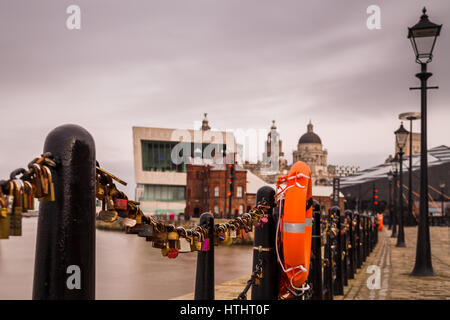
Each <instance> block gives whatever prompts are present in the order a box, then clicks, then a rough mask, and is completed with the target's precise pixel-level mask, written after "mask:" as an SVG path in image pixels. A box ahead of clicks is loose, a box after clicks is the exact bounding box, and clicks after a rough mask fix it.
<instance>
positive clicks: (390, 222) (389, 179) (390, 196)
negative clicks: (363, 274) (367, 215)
mask: <svg viewBox="0 0 450 320" xmlns="http://www.w3.org/2000/svg"><path fill="white" fill-rule="evenodd" d="M387 176H388V181H389V197H388V200H389V228H388V230H391V229H392V225H393V219H394V218H393V214H392V195H391V194H392V178H393V175H392V171H391V170H389V172H388V173H387Z"/></svg>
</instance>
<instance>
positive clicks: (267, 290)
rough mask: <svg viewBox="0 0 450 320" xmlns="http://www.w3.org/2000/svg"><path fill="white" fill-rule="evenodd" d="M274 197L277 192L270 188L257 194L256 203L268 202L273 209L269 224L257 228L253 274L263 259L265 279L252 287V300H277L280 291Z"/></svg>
mask: <svg viewBox="0 0 450 320" xmlns="http://www.w3.org/2000/svg"><path fill="white" fill-rule="evenodd" d="M274 196H275V190H274V189H273V188H271V187H269V186H264V187H261V188H259V189H258V192H257V193H256V203H259V202H260V201H262V200H266V201H267V202H268V204H269V205H270V208H271V209H270V210H269V212H268V221H267V223H265V224H263V225H261V226H260V227H256V228H255V237H254V240H253V247H254V248H253V249H254V250H253V264H252V272H253V271H254V270H255V267H256V265H257V264H258V260H259V257H261V258H262V261H263V264H262V266H263V267H262V270H263V278H262V279H261V280H260V282H259V284H258V285H252V294H251V299H252V300H277V299H278V294H279V290H280V269H279V266H278V262H277V254H276V252H275V236H276V228H277V219H276V217H275V216H274V214H273V208H274V206H275V199H274Z"/></svg>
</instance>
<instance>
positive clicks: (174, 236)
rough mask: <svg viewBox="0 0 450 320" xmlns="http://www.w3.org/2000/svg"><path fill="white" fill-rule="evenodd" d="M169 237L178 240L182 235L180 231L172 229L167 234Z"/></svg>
mask: <svg viewBox="0 0 450 320" xmlns="http://www.w3.org/2000/svg"><path fill="white" fill-rule="evenodd" d="M167 239H168V240H178V239H180V236H179V235H178V232H176V231H172V232H169V233H168V234H167Z"/></svg>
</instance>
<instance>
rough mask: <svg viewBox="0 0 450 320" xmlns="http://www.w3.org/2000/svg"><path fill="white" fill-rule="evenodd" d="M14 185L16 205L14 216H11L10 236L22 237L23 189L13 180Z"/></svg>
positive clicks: (14, 206)
mask: <svg viewBox="0 0 450 320" xmlns="http://www.w3.org/2000/svg"><path fill="white" fill-rule="evenodd" d="M13 185H14V205H13V214H12V215H11V216H10V219H11V220H10V229H9V235H10V236H16V237H20V236H21V235H22V208H23V206H22V200H23V198H22V189H21V186H20V184H19V183H18V182H17V181H16V180H13Z"/></svg>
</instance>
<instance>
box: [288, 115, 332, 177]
mask: <svg viewBox="0 0 450 320" xmlns="http://www.w3.org/2000/svg"><path fill="white" fill-rule="evenodd" d="M327 157H328V151H327V150H326V149H324V148H323V147H322V140H321V139H320V137H319V136H318V135H317V134H316V133H315V132H314V130H313V124H312V123H311V121H310V122H309V124H308V125H307V132H306V133H305V134H303V135H302V136H301V137H300V139H299V140H298V144H297V150H295V151H294V152H293V153H292V158H293V161H294V163H295V162H297V161H303V162H305V163H306V164H307V165H308V166H309V168H310V169H311V175H312V177H311V178H312V181H313V185H314V186H318V185H321V186H326V185H329V184H330V181H332V179H333V174H332V172H330V171H331V170H330V169H331V168H329V166H328V165H327Z"/></svg>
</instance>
